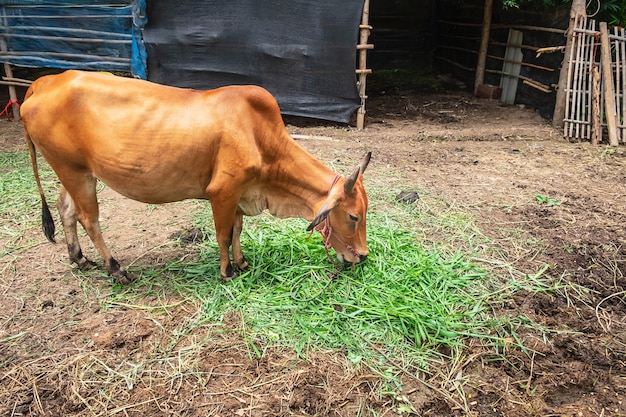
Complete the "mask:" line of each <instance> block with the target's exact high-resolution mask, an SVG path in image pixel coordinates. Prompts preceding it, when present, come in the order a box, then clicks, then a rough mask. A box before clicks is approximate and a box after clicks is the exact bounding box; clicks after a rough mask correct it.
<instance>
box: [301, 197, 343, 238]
mask: <svg viewBox="0 0 626 417" xmlns="http://www.w3.org/2000/svg"><path fill="white" fill-rule="evenodd" d="M336 205H337V201H336V200H334V199H332V200H331V199H328V200H326V202H325V203H324V204H323V205H322V207H321V208H320V209H319V211H318V212H317V214H316V215H315V218H314V219H313V221H312V222H311V224H309V227H307V228H306V231H307V232H310V231H311V230H313V229H314V228H315V226H317V225H318V224H320V223H321V222H323V221H324V220H326V217H328V215H329V214H330V211H331V210H332V209H333V208H334V207H335V206H336Z"/></svg>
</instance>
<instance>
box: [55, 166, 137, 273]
mask: <svg viewBox="0 0 626 417" xmlns="http://www.w3.org/2000/svg"><path fill="white" fill-rule="evenodd" d="M60 177H61V176H59V178H60ZM64 179H65V181H64V180H63V179H62V180H61V182H62V183H63V185H64V187H65V188H66V190H67V193H69V195H70V196H71V200H72V201H73V203H74V204H73V210H67V217H68V220H69V225H68V228H66V227H65V224H64V226H63V227H64V229H65V230H66V236H67V231H68V229H69V232H70V236H71V238H67V239H68V248H69V249H70V258H71V256H72V250H76V249H75V248H78V250H80V245H78V239H77V236H76V220H78V221H79V222H80V224H81V225H82V226H83V228H84V229H85V231H86V232H87V235H89V238H90V239H91V241H92V242H93V244H94V246H95V247H96V249H97V250H98V253H99V254H100V257H101V258H102V260H103V261H104V265H105V268H106V270H107V272H108V273H109V275H111V276H112V277H113V278H114V279H116V280H117V281H118V282H119V283H121V284H128V283H129V282H130V280H129V279H128V276H127V274H126V271H125V270H124V269H123V268H121V267H120V264H119V263H118V262H117V261H116V260H115V259H114V258H113V256H112V255H111V251H110V250H109V248H108V247H107V246H106V244H105V243H104V238H103V237H102V230H101V229H100V221H99V219H98V217H99V215H100V212H99V208H98V199H97V196H96V178H94V177H92V176H90V175H84V174H83V175H74V176H72V177H71V179H69V181H68V180H67V177H65V178H64ZM68 197H69V196H68ZM66 199H67V198H66ZM72 212H74V214H73V216H74V217H75V220H74V225H73V228H72V216H70V214H72ZM62 216H63V215H62ZM72 239H74V240H75V241H76V244H75V245H74V244H73V246H72V247H71V248H70V240H72ZM74 255H77V253H76V252H74ZM79 266H80V264H79Z"/></svg>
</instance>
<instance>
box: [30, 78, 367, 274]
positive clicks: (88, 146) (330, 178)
mask: <svg viewBox="0 0 626 417" xmlns="http://www.w3.org/2000/svg"><path fill="white" fill-rule="evenodd" d="M24 100H25V101H24V104H23V105H22V107H21V117H22V121H23V124H24V130H25V134H26V142H27V144H28V148H29V151H30V157H31V161H32V165H33V171H34V173H35V179H36V181H37V186H38V188H39V193H40V195H41V199H42V207H43V208H42V213H43V228H44V233H45V235H46V237H47V238H48V239H49V240H50V241H51V242H54V222H53V221H52V217H51V215H50V211H49V209H48V205H47V203H46V199H45V197H44V194H43V190H42V188H41V184H40V180H39V174H38V171H37V159H36V155H35V147H36V148H37V149H38V150H39V152H41V154H42V155H43V157H44V158H45V159H46V160H47V161H48V163H49V164H50V166H51V167H52V169H53V170H54V171H55V173H56V174H57V176H58V177H59V180H60V181H61V184H62V187H61V195H60V196H59V199H58V201H57V208H58V209H59V213H60V217H61V220H62V223H63V229H64V231H65V238H66V241H67V247H68V251H69V256H70V260H71V261H72V262H75V263H76V264H77V265H78V266H79V267H80V268H81V269H82V268H89V267H91V266H93V263H92V262H91V261H89V260H88V259H87V258H85V257H84V256H83V254H82V251H81V248H80V244H79V242H78V234H77V230H76V222H77V221H78V222H80V223H81V224H82V226H83V227H84V229H85V230H86V232H87V234H88V235H89V237H90V238H91V240H92V241H93V243H94V245H95V247H96V248H97V249H98V252H99V253H100V256H101V257H102V259H103V260H104V262H105V266H106V269H107V271H108V273H109V274H111V275H112V276H113V277H114V278H116V279H118V280H119V281H120V282H128V279H127V275H126V271H125V270H124V269H123V268H121V267H120V265H119V263H118V262H117V261H116V260H115V259H114V258H113V257H112V256H111V252H110V251H109V249H108V248H107V246H106V244H105V243H104V240H103V238H102V233H101V231H100V223H99V221H98V201H97V197H96V178H97V179H100V180H101V181H102V182H104V183H105V184H107V185H108V186H110V187H111V188H112V189H114V190H116V191H117V192H119V193H120V194H123V195H125V196H126V197H128V198H132V199H134V200H138V201H142V202H145V203H152V204H158V203H167V202H172V201H180V200H184V199H189V198H198V199H208V200H210V202H211V207H212V210H213V216H214V219H215V232H216V237H217V242H218V245H219V252H220V274H221V277H222V278H223V279H226V280H228V279H231V278H233V277H234V276H235V274H234V271H233V267H232V265H231V262H230V253H229V250H230V247H231V245H232V255H233V261H234V263H235V265H236V266H237V267H238V268H240V269H245V268H247V267H248V264H247V262H246V261H245V259H244V255H243V253H242V250H241V242H240V234H241V230H242V226H243V215H244V214H245V215H249V216H253V215H257V214H259V213H261V212H262V211H263V210H268V211H269V212H270V213H271V214H273V215H274V216H277V217H302V218H305V219H307V220H310V221H311V224H310V225H309V227H308V230H313V229H314V228H316V229H318V230H320V231H322V234H323V235H324V243H325V244H326V245H327V247H329V246H332V247H333V248H334V249H335V251H336V253H337V257H338V258H339V259H340V260H342V261H344V262H350V263H353V264H354V263H356V262H360V261H362V260H363V259H365V258H366V256H367V254H368V249H367V243H366V239H365V234H366V231H365V228H366V227H365V225H366V219H365V216H366V211H367V195H366V194H365V189H364V188H363V179H362V173H363V171H364V170H365V168H366V167H367V164H368V163H369V159H370V153H368V154H367V155H366V156H365V158H364V159H363V161H361V163H360V165H359V166H358V167H357V168H356V170H355V171H354V172H353V173H352V175H351V176H350V177H349V178H348V179H345V178H342V177H340V176H339V175H337V174H335V173H334V172H333V171H332V170H331V169H330V168H328V167H326V166H325V165H324V164H322V163H321V162H320V161H318V160H317V159H315V158H314V157H313V156H311V155H310V154H309V153H307V152H306V151H305V150H304V149H303V148H301V147H300V146H299V145H298V144H297V143H296V142H295V141H294V140H293V139H292V138H291V137H290V135H289V133H288V132H287V129H286V128H285V125H284V123H283V121H282V117H281V114H280V110H279V108H278V103H276V100H275V99H274V97H272V95H271V94H270V93H268V92H267V91H266V90H264V89H262V88H260V87H254V86H232V87H223V88H219V89H216V90H210V91H196V90H188V89H181V88H174V87H167V86H162V85H158V84H154V83H150V82H147V81H141V80H135V79H130V78H123V77H117V76H114V75H111V74H106V73H92V72H82V71H66V72H64V73H62V74H59V75H50V76H45V77H42V78H39V79H38V80H37V81H35V82H34V83H33V84H32V85H31V86H30V88H29V89H28V91H27V92H26V97H25V99H24Z"/></svg>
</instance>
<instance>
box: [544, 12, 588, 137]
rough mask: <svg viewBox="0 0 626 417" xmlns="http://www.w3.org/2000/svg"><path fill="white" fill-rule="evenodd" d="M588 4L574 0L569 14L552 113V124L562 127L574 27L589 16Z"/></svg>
mask: <svg viewBox="0 0 626 417" xmlns="http://www.w3.org/2000/svg"><path fill="white" fill-rule="evenodd" d="M586 8H587V4H586V1H585V0H573V1H572V7H571V9H570V15H569V27H568V29H567V32H566V36H567V41H566V43H565V50H564V53H563V57H564V58H563V64H562V65H561V72H560V74H559V85H558V87H557V90H556V102H555V105H554V112H553V114H552V126H554V127H562V126H563V119H565V106H566V105H565V103H566V101H567V86H568V84H567V78H568V76H569V75H568V73H569V65H570V64H569V57H570V56H571V51H572V44H573V41H574V28H575V27H576V21H577V19H578V17H580V16H587V11H586Z"/></svg>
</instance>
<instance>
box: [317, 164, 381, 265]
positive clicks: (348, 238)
mask: <svg viewBox="0 0 626 417" xmlns="http://www.w3.org/2000/svg"><path fill="white" fill-rule="evenodd" d="M371 156H372V153H371V152H368V153H367V155H365V157H364V158H363V160H362V161H361V163H360V164H359V166H358V167H357V168H356V169H355V170H354V172H353V173H352V175H350V177H349V178H347V179H343V178H339V179H338V180H337V181H335V183H333V186H332V187H331V189H330V191H329V193H328V198H327V199H326V201H325V202H324V203H323V204H322V206H321V208H320V209H319V210H318V212H317V214H316V216H315V218H314V219H313V221H312V222H311V224H310V225H309V227H308V228H307V230H308V231H311V230H313V229H314V228H315V229H317V230H319V231H320V232H321V234H322V237H323V239H324V244H325V245H326V248H327V249H328V247H332V248H333V249H335V252H337V258H338V259H339V260H340V261H342V262H348V263H352V264H355V263H358V262H361V261H363V260H364V259H365V258H367V254H368V249H367V241H366V224H367V219H366V214H367V194H366V193H365V188H364V187H363V172H364V171H365V168H367V165H368V164H369V162H370V157H371Z"/></svg>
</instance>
